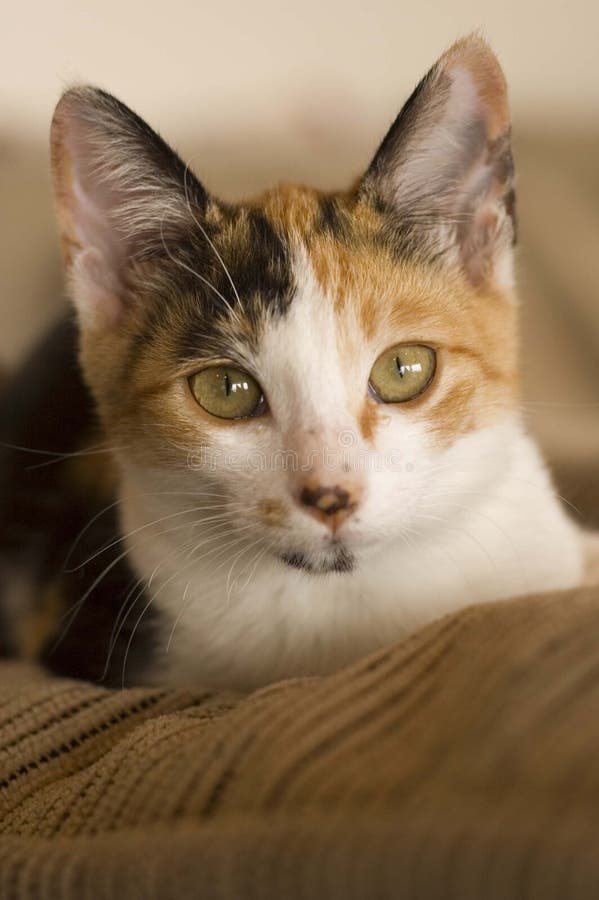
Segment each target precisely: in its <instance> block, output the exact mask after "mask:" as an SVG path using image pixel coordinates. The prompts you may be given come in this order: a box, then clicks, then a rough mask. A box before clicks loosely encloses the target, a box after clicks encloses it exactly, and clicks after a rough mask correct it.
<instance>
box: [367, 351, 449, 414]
mask: <svg viewBox="0 0 599 900" xmlns="http://www.w3.org/2000/svg"><path fill="white" fill-rule="evenodd" d="M436 365H437V356H436V354H435V351H434V350H432V349H431V348H430V347H426V346H425V345H424V344H399V345H398V346H397V347H391V348H390V349H389V350H385V352H384V353H382V354H381V356H379V358H378V359H377V361H376V362H375V364H374V366H373V367H372V372H371V373H370V388H371V390H372V391H373V392H374V394H375V395H376V397H377V399H378V400H380V401H381V402H382V403H405V401H406V400H412V399H413V398H414V397H417V396H418V395H419V394H422V392H423V391H425V390H426V389H427V387H428V386H429V384H430V383H431V381H432V380H433V376H434V374H435V367H436Z"/></svg>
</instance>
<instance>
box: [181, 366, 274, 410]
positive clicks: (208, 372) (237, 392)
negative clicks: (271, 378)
mask: <svg viewBox="0 0 599 900" xmlns="http://www.w3.org/2000/svg"><path fill="white" fill-rule="evenodd" d="M189 386H190V388H191V393H192V394H193V396H194V397H195V399H196V401H197V402H198V403H199V405H200V406H201V407H202V409H205V410H206V412H207V413H210V415H211V416H217V417H218V418H219V419H247V418H248V417H249V416H257V415H260V413H262V412H263V411H264V409H265V406H266V403H265V400H264V395H263V393H262V388H261V387H260V385H259V384H258V382H257V381H256V379H255V378H252V376H251V375H248V373H247V372H244V371H242V370H241V369H236V368H235V367H234V366H228V365H220V366H210V367H209V368H207V369H202V370H201V372H196V374H195V375H192V376H191V378H190V379H189Z"/></svg>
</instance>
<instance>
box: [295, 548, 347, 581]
mask: <svg viewBox="0 0 599 900" xmlns="http://www.w3.org/2000/svg"><path fill="white" fill-rule="evenodd" d="M277 558H278V559H279V560H280V561H281V562H282V563H283V564H284V565H286V566H289V568H291V569H299V570H300V571H301V572H306V573H307V574H310V575H328V574H331V573H347V572H353V571H354V569H355V567H356V559H355V557H354V555H353V553H351V552H350V551H349V550H348V549H347V548H346V547H344V546H339V547H334V548H332V549H331V550H330V551H329V552H327V553H326V554H321V555H319V556H318V557H316V558H315V557H314V556H313V555H312V556H309V555H307V554H305V553H280V554H278V555H277Z"/></svg>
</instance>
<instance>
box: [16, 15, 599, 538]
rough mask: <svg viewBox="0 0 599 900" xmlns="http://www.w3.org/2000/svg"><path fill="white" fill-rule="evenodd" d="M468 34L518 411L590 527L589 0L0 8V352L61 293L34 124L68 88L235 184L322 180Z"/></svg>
mask: <svg viewBox="0 0 599 900" xmlns="http://www.w3.org/2000/svg"><path fill="white" fill-rule="evenodd" d="M475 29H478V30H480V31H482V33H483V34H484V35H485V36H486V37H487V39H488V40H489V41H490V42H491V44H492V45H493V47H494V49H495V50H496V52H497V53H498V55H499V57H500V59H501V62H502V64H503V66H504V69H505V72H506V75H507V78H508V82H509V85H510V90H511V100H512V108H513V115H514V134H515V153H516V165H517V172H518V190H519V206H520V237H521V246H520V252H519V272H520V285H521V297H522V319H523V341H522V345H523V349H522V371H523V380H524V390H525V400H526V405H525V409H526V414H527V416H528V418H529V421H530V425H531V428H532V429H533V431H534V432H535V433H536V434H537V436H538V437H539V440H540V441H541V444H542V446H543V448H544V450H545V453H546V455H547V457H548V459H549V460H550V462H551V464H552V467H553V469H554V471H555V472H556V477H557V480H558V484H559V487H560V490H561V492H562V494H564V496H565V497H566V498H567V499H568V501H569V502H570V503H572V504H574V505H575V506H576V507H577V508H578V509H579V510H580V513H581V515H582V517H583V521H586V522H587V523H589V524H590V523H592V522H594V524H599V516H598V515H597V513H598V511H599V4H597V3H596V2H594V0H593V2H591V0H568V2H567V3H566V2H565V0H543V2H540V0H520V2H515V0H493V2H491V0H451V2H445V3H441V2H439V3H432V2H429V0H420V2H419V3H410V4H408V3H400V2H397V0H369V2H368V3H364V2H358V0H320V2H318V0H301V2H295V3H293V4H292V3H285V2H283V0H278V2H273V0H253V2H243V0H220V2H219V3H211V4H208V3H205V2H202V0H169V2H168V3H166V4H152V3H151V2H149V0H146V2H143V3H142V2H141V0H103V3H101V4H99V3H98V4H93V7H92V4H83V3H81V0H78V2H77V3H75V2H73V0H62V2H60V0H55V2H52V3H42V2H40V0H38V2H34V3H32V4H22V5H19V4H13V5H11V7H10V11H9V10H8V8H7V7H6V8H5V9H4V15H3V23H2V52H1V53H0V216H1V218H0V238H1V239H0V365H1V366H2V367H3V368H4V369H8V370H10V369H11V368H12V367H14V366H15V365H17V364H18V361H19V359H20V358H22V356H23V354H24V353H25V352H26V350H27V348H28V347H29V346H30V345H31V344H32V342H33V341H34V340H35V338H36V336H37V335H38V334H39V333H40V332H41V331H42V330H43V329H44V328H45V327H46V325H47V323H48V322H49V321H50V320H51V319H52V318H53V317H54V316H56V315H57V313H58V312H59V311H60V309H61V306H62V304H63V303H64V290H63V285H62V280H61V272H60V264H59V258H58V252H57V244H56V239H55V234H54V224H53V213H52V202H51V195H50V185H49V177H48V158H47V133H48V126H49V122H50V118H51V115H52V110H53V107H54V104H55V102H56V100H57V98H58V96H59V94H60V93H61V91H62V90H63V89H64V88H65V87H66V86H68V85H70V84H72V83H74V82H79V81H88V82H93V83H95V84H98V85H100V86H102V87H104V88H106V89H107V90H109V91H111V92H113V93H115V94H117V95H118V96H119V97H120V98H121V99H123V100H125V102H126V103H127V104H128V105H130V106H132V107H133V108H134V109H136V110H137V111H138V112H139V113H140V114H141V115H142V116H143V117H144V118H146V119H147V120H148V121H149V122H150V123H151V124H152V125H153V126H154V127H155V128H157V129H158V130H160V131H161V132H162V133H163V135H164V136H165V137H166V138H167V140H169V141H170V142H171V143H172V144H174V145H175V147H176V148H177V149H178V150H179V151H180V153H181V154H182V155H183V156H184V157H186V158H188V159H190V160H191V162H192V164H193V168H194V169H195V171H196V173H197V174H198V175H199V176H200V178H201V179H202V180H203V181H204V182H205V183H206V185H207V186H208V187H210V188H211V189H212V190H213V191H215V192H216V193H220V195H221V196H223V197H226V198H231V199H234V198H237V197H240V196H243V195H244V194H247V193H250V192H252V191H253V190H255V189H257V188H261V187H264V186H266V185H267V184H269V183H271V182H273V181H277V180H280V179H288V180H291V179H296V180H305V181H308V182H312V183H314V184H315V185H317V186H320V187H342V186H344V185H346V184H348V182H349V181H350V180H351V179H352V178H353V177H355V175H357V174H358V173H359V172H360V171H361V170H363V169H364V167H365V166H366V165H367V164H368V161H369V159H370V157H371V156H372V154H373V152H374V150H375V148H376V146H377V143H378V142H379V141H380V139H381V138H382V136H383V135H384V133H385V130H386V128H387V127H388V125H389V124H390V122H391V121H392V119H393V118H394V116H395V115H396V113H397V111H398V110H399V108H400V106H401V104H402V102H403V101H404V100H405V99H406V98H407V96H408V94H409V93H410V91H411V90H412V88H413V87H414V85H415V83H416V82H417V81H418V80H419V79H420V77H421V76H422V75H423V74H424V73H425V71H426V70H427V69H428V68H429V66H430V65H431V64H432V63H433V62H434V61H435V59H436V58H437V57H438V56H439V54H440V53H441V52H442V51H443V50H444V49H445V48H446V47H447V46H448V45H449V44H450V43H452V41H453V40H455V39H456V38H457V37H459V36H460V35H462V34H464V33H467V32H469V31H472V30H475Z"/></svg>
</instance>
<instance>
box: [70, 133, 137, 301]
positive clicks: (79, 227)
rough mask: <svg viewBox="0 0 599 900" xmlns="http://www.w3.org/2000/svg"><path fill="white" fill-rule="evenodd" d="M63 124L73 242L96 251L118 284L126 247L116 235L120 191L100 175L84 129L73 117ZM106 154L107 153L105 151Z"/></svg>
mask: <svg viewBox="0 0 599 900" xmlns="http://www.w3.org/2000/svg"><path fill="white" fill-rule="evenodd" d="M65 125H66V136H65V140H64V148H65V150H66V152H67V154H68V157H69V161H70V173H71V183H70V186H69V188H70V189H69V192H68V195H67V204H68V208H69V212H70V216H71V221H72V226H73V231H74V235H73V236H74V237H75V239H76V242H77V243H78V244H79V246H81V247H82V248H83V249H84V250H85V249H88V248H89V249H95V250H98V251H99V252H100V254H101V255H102V257H103V258H104V260H105V266H106V267H108V268H109V269H110V270H111V273H112V274H111V280H112V281H113V282H114V283H115V284H116V283H118V282H119V281H120V273H121V271H122V266H123V262H124V260H125V259H126V255H127V254H126V246H125V241H124V239H123V236H122V235H121V234H118V233H117V224H116V212H117V211H118V209H119V205H120V204H121V203H122V197H121V192H119V190H118V189H117V188H116V187H115V185H114V184H111V183H110V182H109V180H108V179H107V178H106V177H105V175H104V174H103V172H102V161H101V159H100V158H99V153H98V149H97V148H96V147H95V146H94V145H93V143H92V142H91V141H90V140H89V139H87V138H86V136H85V131H84V128H85V126H84V125H83V124H82V123H81V122H78V121H77V120H76V119H75V118H71V119H70V120H69V121H68V122H66V123H65ZM105 152H109V148H106V151H105Z"/></svg>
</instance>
